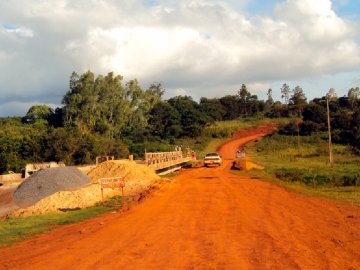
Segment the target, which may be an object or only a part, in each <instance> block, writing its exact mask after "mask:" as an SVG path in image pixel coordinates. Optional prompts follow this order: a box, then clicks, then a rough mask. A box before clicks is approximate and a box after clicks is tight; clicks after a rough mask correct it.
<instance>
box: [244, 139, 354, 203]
mask: <svg viewBox="0 0 360 270" xmlns="http://www.w3.org/2000/svg"><path fill="white" fill-rule="evenodd" d="M333 148H334V166H333V167H330V166H329V162H328V150H327V149H328V145H327V141H326V135H325V134H317V135H313V136H307V137H297V136H294V137H293V136H283V135H278V134H274V135H272V136H267V137H266V138H263V139H261V140H259V141H258V142H253V143H251V144H249V145H248V146H247V154H248V156H250V157H251V158H252V160H253V161H254V162H257V163H260V164H262V165H264V166H265V170H264V171H254V172H251V174H252V175H254V176H256V177H261V178H265V179H267V180H270V181H273V182H276V183H278V184H280V185H282V186H284V187H286V188H288V189H290V190H293V191H297V192H301V193H304V194H308V195H316V196H324V197H328V198H332V199H337V200H341V201H347V202H351V203H355V204H360V169H359V168H360V157H359V156H355V155H353V154H352V151H351V149H350V148H349V147H348V146H344V145H334V146H333Z"/></svg>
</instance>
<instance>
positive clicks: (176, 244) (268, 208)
mask: <svg viewBox="0 0 360 270" xmlns="http://www.w3.org/2000/svg"><path fill="white" fill-rule="evenodd" d="M262 134H264V132H263V131H260V132H259V133H256V132H255V133H251V134H247V135H248V136H247V137H244V138H240V139H236V140H232V141H231V142H229V143H228V144H225V145H223V146H222V147H221V149H220V154H221V155H222V156H223V157H226V158H225V161H224V164H223V165H222V166H221V167H217V168H199V169H189V170H185V171H183V172H182V173H181V174H179V175H178V176H177V177H176V178H175V181H173V182H172V183H169V184H167V185H164V186H163V187H162V188H161V189H160V190H158V191H157V192H156V193H154V194H153V196H151V197H150V198H148V199H146V200H145V201H144V202H142V203H141V204H139V205H137V206H135V207H133V208H131V209H130V210H129V211H127V212H125V213H113V214H110V213H109V214H105V215H102V216H100V217H97V218H94V219H91V220H88V221H85V222H81V223H77V224H72V225H68V226H63V227H61V228H59V229H57V230H55V231H52V232H50V233H47V234H43V235H40V236H38V237H36V238H34V239H32V240H27V241H25V242H22V243H19V244H16V245H14V246H11V247H9V248H3V249H0V254H1V256H0V269H37V270H40V269H360V230H359V228H360V208H359V207H355V206H352V205H348V204H342V203H336V202H332V201H329V200H325V199H320V198H312V197H308V196H304V195H299V194H295V193H291V192H288V191H286V190H284V189H283V188H280V187H278V186H275V185H273V184H270V183H267V182H262V181H259V180H256V179H251V178H249V177H247V176H238V175H234V174H232V173H231V172H230V166H231V160H230V159H231V158H233V156H234V153H235V150H236V149H237V148H238V147H239V145H241V144H244V143H246V142H248V141H249V140H253V139H256V138H258V137H259V136H261V135H262Z"/></svg>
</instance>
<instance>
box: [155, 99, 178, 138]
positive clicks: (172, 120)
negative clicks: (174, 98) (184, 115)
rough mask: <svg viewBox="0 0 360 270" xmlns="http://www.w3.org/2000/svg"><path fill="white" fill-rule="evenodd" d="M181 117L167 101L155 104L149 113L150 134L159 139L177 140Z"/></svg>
mask: <svg viewBox="0 0 360 270" xmlns="http://www.w3.org/2000/svg"><path fill="white" fill-rule="evenodd" d="M180 120H181V116H180V114H179V112H178V111H177V110H176V109H175V108H174V107H173V106H171V105H170V104H169V103H168V102H167V101H161V102H159V103H157V104H156V105H155V106H154V108H153V109H152V110H151V111H150V118H149V125H150V130H151V134H152V135H154V136H157V137H159V138H161V139H171V138H177V137H178V136H179V135H180V133H181V132H182V128H181V123H180Z"/></svg>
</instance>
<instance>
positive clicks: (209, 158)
mask: <svg viewBox="0 0 360 270" xmlns="http://www.w3.org/2000/svg"><path fill="white" fill-rule="evenodd" d="M221 162H222V159H221V156H220V155H219V154H218V153H208V154H206V156H205V158H204V165H205V167H207V166H210V165H218V166H220V165H221Z"/></svg>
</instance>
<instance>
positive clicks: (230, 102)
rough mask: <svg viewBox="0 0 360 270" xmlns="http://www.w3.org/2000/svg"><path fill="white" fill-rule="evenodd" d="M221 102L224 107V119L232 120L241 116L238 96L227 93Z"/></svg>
mask: <svg viewBox="0 0 360 270" xmlns="http://www.w3.org/2000/svg"><path fill="white" fill-rule="evenodd" d="M220 104H221V106H222V107H223V109H224V114H223V115H224V116H223V118H224V120H232V119H235V118H237V117H239V104H238V96H235V95H227V96H224V97H221V98H220Z"/></svg>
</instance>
